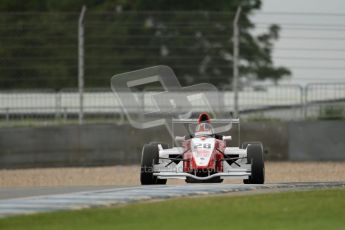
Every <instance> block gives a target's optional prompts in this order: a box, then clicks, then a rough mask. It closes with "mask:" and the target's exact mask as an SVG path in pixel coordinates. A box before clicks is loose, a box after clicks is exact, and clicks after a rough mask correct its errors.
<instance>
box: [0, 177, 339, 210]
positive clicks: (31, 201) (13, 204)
mask: <svg viewBox="0 0 345 230" xmlns="http://www.w3.org/2000/svg"><path fill="white" fill-rule="evenodd" d="M320 188H345V182H310V183H280V184H264V185H245V184H186V185H178V186H173V185H154V186H136V187H134V186H133V187H122V188H121V187H115V186H101V187H70V188H36V189H35V188H31V189H25V188H23V189H21V188H17V189H0V217H7V216H13V215H23V214H34V213H42V212H52V211H59V210H77V209H83V208H92V207H107V206H112V205H118V204H129V203H134V202H140V201H147V200H153V199H169V198H177V197H188V196H200V195H217V194H236V193H240V194H241V193H246V194H255V193H257V192H265V191H286V190H288V191H291V190H292V191H295V190H304V189H320Z"/></svg>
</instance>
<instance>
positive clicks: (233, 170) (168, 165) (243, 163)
mask: <svg viewBox="0 0 345 230" xmlns="http://www.w3.org/2000/svg"><path fill="white" fill-rule="evenodd" d="M175 122H176V123H177V124H178V123H182V124H183V123H186V122H187V123H188V122H195V120H194V121H193V120H188V119H184V120H183V119H180V120H175ZM210 123H211V124H217V123H218V124H226V125H225V127H228V126H229V127H228V130H230V129H231V127H232V124H233V123H237V124H238V127H239V123H240V122H239V119H215V120H211V122H210ZM173 124H174V121H173ZM238 131H239V130H238ZM184 140H185V138H184V137H179V136H177V137H175V141H176V142H182V141H184ZM230 140H231V136H223V141H230ZM215 142H216V138H214V137H206V138H205V137H198V136H197V137H194V138H192V139H191V146H190V147H191V149H190V150H191V152H192V154H193V159H194V160H195V163H196V164H197V165H198V166H201V167H202V166H207V165H208V163H209V161H210V158H211V155H212V152H213V150H214V148H215ZM158 148H159V163H158V164H155V165H154V166H153V175H154V176H157V178H159V179H167V178H176V179H186V178H187V177H190V178H194V179H197V180H208V179H211V178H214V177H220V178H221V179H225V178H241V179H247V178H248V177H249V176H250V175H251V164H247V149H241V148H239V147H226V148H225V149H224V152H223V153H224V156H225V158H227V157H229V156H231V155H238V158H236V160H235V159H234V161H235V162H234V163H232V164H231V165H229V164H228V162H227V161H225V160H224V161H223V172H218V173H214V174H211V175H208V176H202V177H200V176H197V175H194V174H191V173H187V172H184V171H183V161H182V160H180V161H179V162H178V163H177V164H176V163H175V162H173V161H172V159H171V158H170V159H169V157H171V156H172V155H173V156H177V157H176V158H179V159H182V158H183V156H182V155H183V154H184V151H185V150H184V148H182V147H173V148H170V149H163V148H162V146H161V145H160V144H159V145H158Z"/></svg>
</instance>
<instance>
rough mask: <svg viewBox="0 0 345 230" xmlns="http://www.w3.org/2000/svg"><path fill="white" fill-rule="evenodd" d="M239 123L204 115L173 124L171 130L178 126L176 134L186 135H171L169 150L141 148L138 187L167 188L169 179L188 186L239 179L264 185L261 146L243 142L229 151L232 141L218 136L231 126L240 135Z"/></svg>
mask: <svg viewBox="0 0 345 230" xmlns="http://www.w3.org/2000/svg"><path fill="white" fill-rule="evenodd" d="M239 122H240V121H239V119H210V117H209V115H208V114H207V113H202V114H200V116H199V118H198V119H176V120H173V121H172V125H173V127H176V126H177V125H179V126H180V128H179V130H180V131H181V130H184V131H186V133H185V135H184V136H175V134H174V141H173V145H174V146H175V147H172V148H169V146H168V145H167V144H163V143H157V142H152V143H150V144H145V145H144V147H143V150H142V158H141V172H140V181H141V184H142V185H152V184H166V182H167V179H170V178H175V179H185V181H186V182H187V183H221V182H222V181H223V179H226V178H242V179H243V182H244V183H245V184H263V183H264V180H265V166H264V154H263V146H262V144H261V143H260V142H246V143H242V145H241V146H238V147H230V146H233V144H234V143H232V137H231V136H226V135H221V134H223V133H224V131H229V130H230V129H231V127H232V124H238V132H239ZM181 127H182V129H181ZM173 130H174V129H173ZM174 133H175V132H174ZM238 136H239V135H238ZM238 138H239V137H238ZM237 145H239V144H237Z"/></svg>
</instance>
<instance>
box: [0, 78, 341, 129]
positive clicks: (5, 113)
mask: <svg viewBox="0 0 345 230" xmlns="http://www.w3.org/2000/svg"><path fill="white" fill-rule="evenodd" d="M153 93H155V92H142V93H136V95H137V97H142V100H141V101H142V103H143V106H142V107H140V108H138V106H133V107H132V109H131V110H130V112H131V113H138V114H140V113H144V112H149V111H152V110H155V109H156V107H155V104H154V103H153V102H152V99H151V95H152V94H153ZM219 94H220V98H221V99H222V100H223V103H224V107H225V109H224V110H225V111H228V112H230V111H232V110H233V105H232V102H233V100H232V98H233V96H234V95H233V93H232V92H231V91H230V92H228V91H223V92H219ZM79 99H80V97H79V94H78V89H76V88H66V89H62V90H60V91H54V90H52V89H44V90H43V89H42V90H41V89H40V90H6V91H0V121H3V122H2V123H6V122H10V121H13V122H15V121H18V120H26V119H27V120H31V121H35V120H37V121H45V122H46V123H47V122H48V123H49V122H54V123H56V122H57V121H65V122H66V121H68V120H71V121H74V120H76V119H77V118H78V112H79ZM203 108H204V107H203V105H202V104H198V102H196V104H194V106H193V109H194V110H196V111H199V110H200V111H202V110H203ZM344 108H345V83H338V84H309V85H307V86H306V87H301V86H300V85H268V86H260V87H247V88H243V89H242V90H241V91H240V92H239V109H240V112H241V114H242V115H241V117H247V118H265V119H271V118H274V119H283V120H303V119H315V118H321V119H336V118H341V117H344V116H345V109H344ZM161 109H162V108H161ZM167 109H170V106H169V107H167ZM185 109H186V111H188V110H189V109H190V108H185ZM163 110H164V108H163ZM165 112H167V111H165ZM123 115H124V113H123V110H122V107H121V105H120V104H119V102H118V101H117V99H116V97H115V95H114V94H113V92H111V90H110V89H107V88H87V89H85V92H84V116H85V119H86V120H89V121H92V122H100V121H101V122H113V121H114V120H117V119H118V118H119V117H121V119H123ZM4 121H5V122H4Z"/></svg>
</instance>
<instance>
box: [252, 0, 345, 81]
mask: <svg viewBox="0 0 345 230" xmlns="http://www.w3.org/2000/svg"><path fill="white" fill-rule="evenodd" d="M265 12H267V13H268V12H290V13H301V12H302V13H303V12H305V13H327V14H343V15H318V14H265ZM252 19H253V21H254V22H256V23H257V26H258V28H257V29H256V31H255V33H258V32H262V31H264V30H265V29H266V28H267V24H270V23H277V24H280V25H281V28H282V31H281V34H280V35H281V38H280V39H279V41H278V42H277V43H276V44H275V50H274V53H273V57H274V63H275V64H276V65H282V66H286V67H289V68H290V69H291V70H292V72H293V75H292V77H291V78H290V79H287V80H284V81H282V83H283V82H284V83H300V84H306V83H310V82H325V81H327V82H339V81H343V82H344V81H345V0H263V6H262V10H261V11H260V12H258V13H257V14H255V15H253V17H252ZM318 49H319V50H318ZM320 49H322V50H320Z"/></svg>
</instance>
